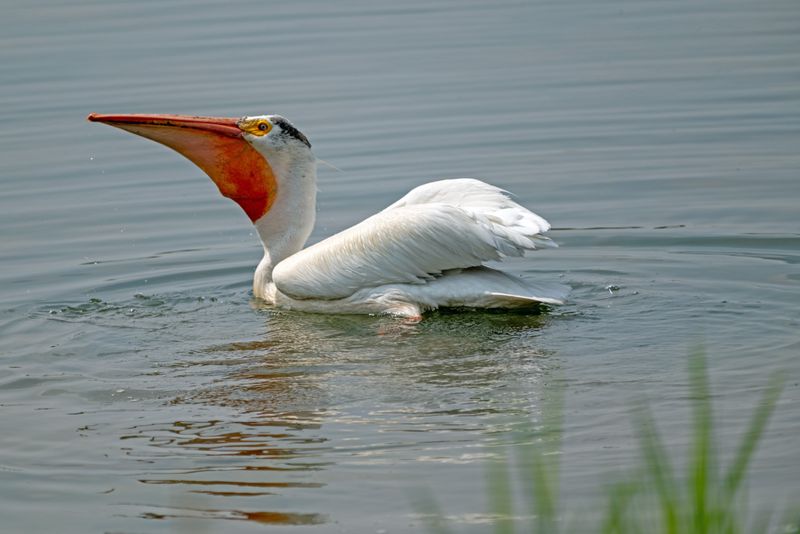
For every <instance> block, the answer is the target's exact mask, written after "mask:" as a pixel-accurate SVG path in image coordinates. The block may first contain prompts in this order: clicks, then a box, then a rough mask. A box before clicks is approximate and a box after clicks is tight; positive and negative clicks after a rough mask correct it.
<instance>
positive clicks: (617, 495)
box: [600, 481, 641, 534]
mask: <svg viewBox="0 0 800 534" xmlns="http://www.w3.org/2000/svg"><path fill="white" fill-rule="evenodd" d="M639 491H641V484H640V483H638V482H636V481H628V482H618V483H616V484H614V485H613V486H611V487H610V489H609V493H608V506H607V508H606V517H605V520H604V521H603V526H602V528H601V529H600V532H601V533H602V534H627V533H628V532H634V527H633V525H632V524H631V522H630V516H629V512H628V508H629V505H630V502H631V501H632V500H633V497H634V496H636V494H637V493H638V492H639Z"/></svg>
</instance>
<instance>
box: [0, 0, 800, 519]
mask: <svg viewBox="0 0 800 534" xmlns="http://www.w3.org/2000/svg"><path fill="white" fill-rule="evenodd" d="M2 12H3V16H2V18H0V64H2V84H0V103H1V104H2V127H1V128H0V228H2V240H0V518H2V526H1V527H0V530H2V531H3V532H56V531H57V532H127V533H142V532H176V531H179V532H184V531H185V532H189V531H192V532H195V531H196V532H221V531H224V532H259V531H262V530H268V531H269V530H271V531H284V530H286V531H290V532H306V531H308V532H417V531H419V529H420V528H421V524H422V523H421V521H420V518H419V517H418V515H417V513H416V511H415V510H414V508H413V506H412V505H411V501H412V500H413V496H414V495H418V494H419V491H420V490H423V489H427V490H430V491H431V492H432V493H433V494H434V495H436V497H437V499H438V500H439V502H440V504H441V505H442V507H443V509H444V510H445V513H446V514H447V515H448V516H449V517H450V519H451V520H452V521H453V524H454V525H455V526H456V527H458V528H459V530H463V531H469V532H485V531H487V530H488V529H489V528H490V522H491V520H492V518H491V517H487V516H486V515H485V514H484V511H485V510H486V503H485V502H484V501H485V476H484V475H485V468H486V462H487V460H488V459H489V458H492V457H494V456H496V455H498V454H499V453H500V451H502V450H503V449H504V446H505V445H507V444H509V443H514V442H515V441H519V440H520V439H528V438H525V437H520V436H522V434H520V433H519V432H518V431H517V430H518V429H519V428H520V427H521V426H524V425H525V424H526V422H527V421H533V422H534V424H536V425H539V424H540V423H541V421H542V420H543V419H545V418H546V417H548V416H549V415H553V414H548V413H546V411H547V408H546V407H547V406H548V403H549V401H550V400H551V399H552V397H553V395H557V394H563V395H564V401H565V407H564V410H563V420H564V421H563V431H564V433H563V444H562V447H561V450H560V451H558V452H559V455H558V458H559V460H560V462H561V464H562V487H561V490H562V494H563V497H564V499H565V503H566V504H567V505H569V506H568V508H570V509H571V510H573V511H574V510H580V511H587V513H589V512H588V511H589V510H592V509H593V508H594V507H595V506H597V505H599V503H600V502H601V500H602V490H603V486H604V484H605V483H607V482H608V481H610V480H613V478H614V476H615V474H619V473H621V472H624V471H625V469H626V468H629V467H630V466H631V465H633V463H634V462H635V459H636V455H637V452H636V451H637V447H636V441H635V437H634V432H633V430H632V428H631V424H630V409H631V406H632V403H635V402H636V401H638V400H641V399H642V398H646V399H648V400H649V402H650V403H651V405H652V407H653V409H654V411H655V412H656V416H657V419H658V421H659V423H660V425H661V430H662V433H663V435H664V437H665V439H666V440H667V441H668V443H669V449H670V452H671V453H672V454H673V455H675V458H679V457H680V455H681V453H683V452H684V451H685V449H686V445H687V443H688V439H689V418H688V411H687V401H688V391H687V386H686V382H687V375H686V355H687V353H688V352H689V351H690V350H691V349H692V347H694V346H696V345H698V344H702V345H704V346H705V348H706V350H707V353H708V357H709V367H710V372H711V381H712V387H713V391H714V403H715V406H716V416H717V418H716V419H717V422H718V423H719V425H718V428H717V432H718V435H719V437H720V443H721V451H720V452H721V454H722V456H723V458H728V457H730V455H731V453H732V449H733V444H734V443H735V441H736V440H737V439H738V437H739V436H740V434H741V432H742V431H743V428H744V424H745V421H746V419H747V417H748V415H749V413H750V409H751V407H752V406H753V405H754V403H755V402H756V400H757V399H758V396H759V394H760V392H761V391H762V388H763V385H764V384H765V382H766V381H767V378H768V376H769V375H770V374H771V373H772V372H775V371H780V372H782V373H783V374H784V375H785V376H786V377H787V383H786V384H787V386H786V389H785V391H784V394H783V396H782V398H781V401H780V403H779V405H778V409H777V412H776V414H775V416H774V419H773V420H772V421H771V424H770V426H769V429H768V434H767V436H766V438H765V440H764V442H763V445H762V447H761V448H760V449H759V451H758V453H757V457H756V460H755V462H754V465H753V470H752V479H751V482H750V486H749V489H750V496H751V500H752V502H753V505H754V506H756V507H762V506H769V507H776V508H780V507H781V506H783V505H784V504H785V503H787V502H797V500H798V482H797V481H798V480H800V449H798V447H797V438H798V429H800V410H798V400H800V399H799V398H798V397H799V394H798V391H799V390H798V380H800V362H798V348H800V342H799V340H798V323H799V322H800V321H799V317H798V305H799V304H800V267H798V262H799V261H800V226H798V219H800V217H799V216H800V176H798V169H800V3H798V2H796V1H795V0H775V1H772V0H769V1H765V2H755V1H744V0H729V1H727V0H726V1H722V0H692V1H689V0H685V1H684V0H675V1H672V0H670V1H665V2H649V1H615V0H609V1H601V2H596V1H589V0H574V1H560V2H554V1H538V0H534V1H511V0H501V1H497V2H477V1H442V2H429V1H425V2H422V1H417V0H413V1H409V2H384V1H378V2H366V1H342V2H322V1H309V2H292V3H290V2H281V3H277V2H255V1H252V2H237V3H231V4H225V3H217V2H189V1H173V2H155V1H137V2H100V1H97V2H80V1H78V2H56V1H50V2H47V1H29V2H4V3H3V9H2ZM89 112H108V113H113V112H122V113H133V112H153V113H158V112H160V113H189V114H208V115H226V116H239V115H244V114H259V113H280V114H283V115H285V116H287V117H289V118H290V119H291V120H293V121H294V122H295V124H296V125H297V126H298V127H299V128H300V129H301V130H303V131H304V132H305V133H306V134H307V135H308V136H309V137H310V139H311V142H312V143H313V145H314V149H315V151H316V153H317V155H318V156H319V157H320V158H322V159H324V160H326V161H329V162H330V163H331V164H332V165H335V166H336V167H338V168H339V169H341V171H337V170H334V169H332V168H330V167H328V166H325V165H321V166H320V173H319V174H320V176H319V190H320V193H319V209H318V223H317V228H316V229H315V231H314V234H313V236H312V241H316V240H319V239H322V238H323V237H325V236H328V235H330V234H332V233H334V232H336V231H338V230H341V229H343V228H345V227H347V226H349V225H351V224H353V223H355V222H357V221H359V220H361V219H362V218H364V217H366V216H368V215H369V214H371V213H373V212H375V211H377V210H379V209H382V208H383V207H384V206H386V205H388V204H389V203H391V202H393V201H394V200H396V199H397V198H398V197H399V196H400V195H402V194H404V193H405V192H406V191H408V190H409V189H410V188H412V187H413V186H415V185H418V184H420V183H423V182H425V181H428V180H431V179H438V178H444V177H463V176H470V177H477V178H481V179H484V180H486V181H489V182H491V183H494V184H496V185H498V186H501V187H503V188H506V189H508V190H510V191H512V192H514V193H515V194H516V195H517V197H518V199H519V201H520V202H521V203H523V204H524V205H526V206H529V207H531V208H532V209H534V210H535V211H536V212H537V213H539V214H541V215H543V216H545V217H546V218H548V219H549V220H550V221H551V222H552V223H553V225H554V227H555V229H554V231H553V232H552V234H551V235H552V237H553V238H554V239H555V240H556V241H557V242H558V243H560V245H561V247H560V248H559V249H556V250H547V251H543V252H541V253H535V254H532V255H530V256H529V257H528V258H526V259H524V260H521V261H513V262H509V263H508V264H507V265H506V268H507V269H508V270H510V271H512V272H514V273H517V274H519V275H522V276H526V277H530V278H533V279H548V280H559V281H562V282H564V283H567V284H569V285H571V286H572V288H573V292H572V295H571V300H570V302H569V303H568V304H567V305H565V306H563V307H558V308H552V309H550V310H549V311H547V312H545V313H542V314H539V315H526V314H505V313H478V312H476V313H464V314H452V313H438V314H433V315H431V316H428V317H426V318H425V319H424V320H423V321H422V322H421V323H419V324H416V325H409V324H403V323H402V322H398V321H397V320H394V319H390V318H375V317H348V316H321V315H310V314H309V315H306V314H298V313H286V312H278V311H273V310H269V309H261V308H259V307H258V306H257V305H256V303H254V302H253V301H252V299H251V291H250V284H251V275H252V271H253V269H254V267H255V265H256V263H257V261H258V260H259V258H260V245H259V244H258V242H257V238H256V236H255V235H254V232H253V230H252V227H251V226H250V225H249V222H248V221H247V219H246V217H245V216H244V214H243V213H242V212H241V211H240V210H239V208H238V207H237V206H236V205H235V204H234V203H232V202H230V201H228V200H226V199H223V198H222V197H220V196H219V195H218V193H217V191H216V189H215V188H214V186H213V184H212V183H211V182H210V180H208V178H206V177H205V176H204V175H203V174H202V173H201V172H200V171H199V170H198V169H197V168H195V167H194V166H193V165H191V164H190V163H188V162H187V161H186V160H184V159H183V158H181V157H180V156H178V155H177V154H175V153H172V152H170V151H169V150H166V149H164V148H163V147H160V146H158V145H156V144H154V143H152V142H149V141H146V140H142V139H139V138H135V137H133V136H131V135H129V134H126V133H124V132H120V131H117V130H114V129H111V128H108V127H106V126H102V125H98V124H89V123H86V122H85V120H84V118H85V116H86V114H87V113H89ZM559 391H560V392H561V393H558V392H559ZM531 439H538V438H536V437H534V438H531ZM581 513H583V512H581ZM518 519H519V520H520V521H521V522H523V521H525V519H526V518H525V517H520V518H518Z"/></svg>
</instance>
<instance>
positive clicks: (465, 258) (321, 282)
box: [272, 178, 555, 299]
mask: <svg viewBox="0 0 800 534" xmlns="http://www.w3.org/2000/svg"><path fill="white" fill-rule="evenodd" d="M549 228H550V225H549V223H548V222H547V221H546V220H544V219H543V218H542V217H540V216H538V215H536V214H535V213H532V212H531V211H528V210H527V209H525V208H524V207H522V206H520V205H519V204H517V203H516V202H514V201H513V200H511V198H509V196H508V194H507V193H506V192H504V191H503V190H501V189H499V188H497V187H494V186H492V185H489V184H486V183H484V182H481V181H478V180H472V179H466V178H465V179H458V180H442V181H438V182H431V183H428V184H425V185H422V186H419V187H417V188H416V189H414V190H412V191H411V192H409V193H408V194H407V195H406V196H404V197H403V198H401V199H400V200H398V201H397V202H395V203H394V204H392V205H391V206H389V207H388V208H386V209H385V210H383V211H381V212H380V213H377V214H375V215H373V216H372V217H370V218H368V219H366V220H364V221H363V222H361V223H359V224H357V225H355V226H353V227H351V228H349V229H347V230H344V231H343V232H340V233H338V234H336V235H334V236H331V237H329V238H327V239H325V240H324V241H321V242H319V243H317V244H315V245H313V246H311V247H308V248H307V249H305V250H302V251H300V252H298V253H297V254H294V255H293V256H291V257H289V258H287V259H285V260H283V261H282V262H280V263H279V264H278V265H277V266H276V267H275V270H274V271H273V273H272V277H273V281H274V282H275V285H276V287H277V289H278V290H279V291H281V292H282V293H284V294H285V295H288V296H290V297H293V298H295V299H309V298H313V299H339V298H345V297H348V296H350V295H352V294H353V293H354V292H355V291H357V290H359V289H363V288H365V287H377V286H381V285H386V284H397V283H405V284H425V283H427V282H428V281H430V280H432V279H434V278H436V277H437V276H439V275H440V274H441V273H442V272H443V271H446V270H449V269H459V268H467V267H474V266H478V265H481V264H482V263H483V262H485V261H491V260H499V259H501V258H502V257H503V256H522V255H523V254H524V253H525V251H526V250H534V249H537V248H541V247H553V246H555V245H554V244H553V242H552V241H550V239H548V238H547V237H544V236H543V235H542V233H544V232H546V231H547V230H548V229H549Z"/></svg>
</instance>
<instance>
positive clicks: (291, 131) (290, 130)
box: [273, 117, 311, 148]
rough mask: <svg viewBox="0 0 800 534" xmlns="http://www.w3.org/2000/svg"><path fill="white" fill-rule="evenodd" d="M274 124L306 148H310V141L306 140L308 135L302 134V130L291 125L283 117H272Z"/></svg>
mask: <svg viewBox="0 0 800 534" xmlns="http://www.w3.org/2000/svg"><path fill="white" fill-rule="evenodd" d="M273 122H274V123H275V124H277V125H278V126H280V127H281V130H282V131H283V132H284V133H285V134H286V135H288V136H289V137H294V138H295V139H297V140H298V141H300V142H301V143H303V144H304V145H306V146H307V147H308V148H311V143H310V142H309V141H308V137H306V136H305V135H303V132H301V131H300V130H298V129H297V128H295V127H294V126H292V124H291V123H290V122H289V121H287V120H286V119H284V118H283V117H281V118H279V119H274V121H273Z"/></svg>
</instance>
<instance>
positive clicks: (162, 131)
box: [87, 113, 315, 223]
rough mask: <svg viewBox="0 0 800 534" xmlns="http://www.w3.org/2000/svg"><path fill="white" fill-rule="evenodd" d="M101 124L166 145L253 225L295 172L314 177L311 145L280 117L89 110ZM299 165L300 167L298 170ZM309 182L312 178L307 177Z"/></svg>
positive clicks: (290, 124)
mask: <svg viewBox="0 0 800 534" xmlns="http://www.w3.org/2000/svg"><path fill="white" fill-rule="evenodd" d="M87 119H88V120H90V121H92V122H102V123H105V124H108V125H110V126H114V127H116V128H121V129H123V130H126V131H128V132H131V133H134V134H136V135H140V136H142V137H146V138H148V139H151V140H153V141H156V142H158V143H161V144H162V145H165V146H168V147H170V148H172V149H173V150H175V151H177V152H178V153H180V154H182V155H183V156H185V157H186V158H188V159H189V160H190V161H192V162H193V163H194V164H195V165H197V166H198V167H200V168H201V169H202V170H203V171H204V172H205V173H206V174H207V175H208V176H209V177H210V178H211V180H213V181H214V183H215V184H216V185H217V187H218V188H219V191H220V193H222V195H223V196H225V197H228V198H230V199H231V200H233V201H235V202H236V203H237V204H239V206H240V207H241V208H242V209H243V210H244V212H245V213H246V214H247V216H248V217H249V218H250V220H251V221H252V222H253V223H255V222H256V221H258V220H259V219H261V218H262V217H263V216H264V215H266V214H267V212H269V211H270V209H271V208H272V206H273V203H274V202H275V199H276V197H277V196H278V191H279V190H281V189H282V188H283V187H291V184H290V182H291V181H292V180H293V178H294V175H296V174H298V173H300V174H302V175H303V176H308V175H312V174H313V172H312V170H310V169H312V167H313V165H314V156H313V154H312V153H311V143H309V141H308V138H306V136H305V135H303V134H302V133H301V132H300V131H299V130H298V129H297V128H295V127H294V125H292V123H291V122H289V121H288V120H287V119H285V118H284V117H281V116H280V115H258V116H246V117H241V118H228V117H195V116H188V115H162V114H152V115H150V114H127V115H103V114H98V113H92V114H90V115H89V116H88V117H87ZM298 169H299V170H298ZM309 179H310V180H311V181H313V180H314V179H315V176H311V177H310V178H309Z"/></svg>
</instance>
